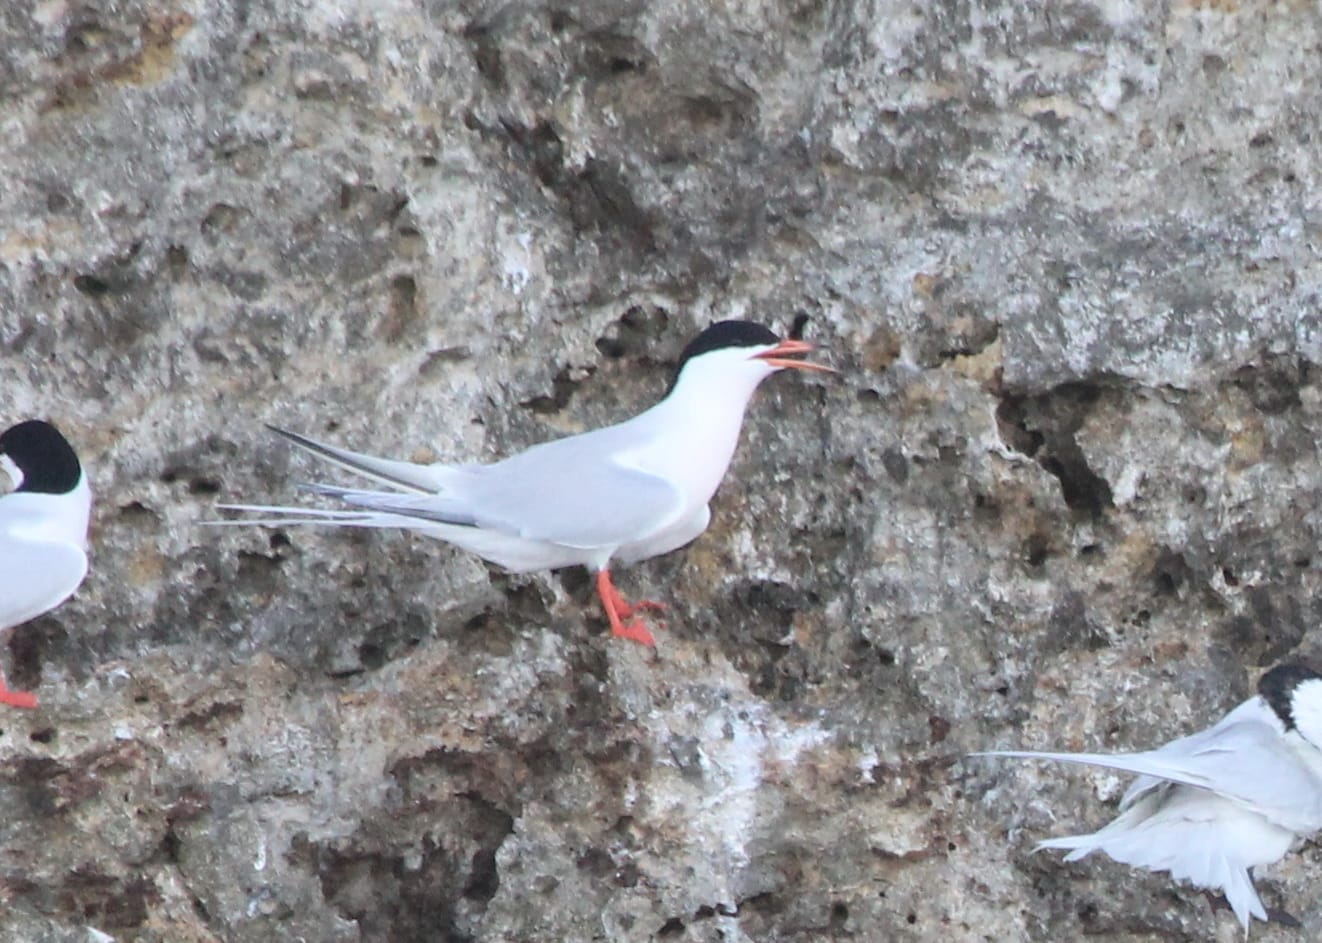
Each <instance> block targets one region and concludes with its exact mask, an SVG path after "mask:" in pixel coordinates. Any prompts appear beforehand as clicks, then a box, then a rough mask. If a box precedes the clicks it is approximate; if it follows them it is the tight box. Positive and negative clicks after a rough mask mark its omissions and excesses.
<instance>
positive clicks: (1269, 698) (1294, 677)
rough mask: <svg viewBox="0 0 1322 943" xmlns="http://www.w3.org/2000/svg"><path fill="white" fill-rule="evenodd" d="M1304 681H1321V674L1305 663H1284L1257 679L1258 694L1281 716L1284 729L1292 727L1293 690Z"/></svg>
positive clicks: (1293, 724) (1293, 722)
mask: <svg viewBox="0 0 1322 943" xmlns="http://www.w3.org/2000/svg"><path fill="white" fill-rule="evenodd" d="M1305 681H1322V675H1319V674H1318V673H1317V672H1316V671H1314V670H1313V669H1312V668H1309V667H1308V666H1307V665H1300V664H1296V663H1286V664H1284V665H1277V666H1276V667H1275V668H1273V669H1272V670H1271V671H1269V672H1267V673H1266V674H1265V675H1263V676H1262V677H1261V678H1259V679H1258V694H1260V695H1261V696H1262V699H1263V700H1264V701H1266V702H1267V704H1268V706H1270V707H1271V709H1272V710H1273V711H1275V712H1276V716H1277V717H1279V718H1281V723H1283V724H1285V729H1286V730H1293V729H1294V726H1295V716H1294V706H1293V701H1294V692H1295V688H1297V687H1299V685H1300V684H1302V683H1303V682H1305Z"/></svg>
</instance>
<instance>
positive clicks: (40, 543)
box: [0, 419, 92, 707]
mask: <svg viewBox="0 0 1322 943" xmlns="http://www.w3.org/2000/svg"><path fill="white" fill-rule="evenodd" d="M0 468H2V469H4V471H5V472H6V473H7V474H8V476H9V478H10V480H11V482H12V484H13V490H12V491H10V492H8V493H6V494H5V495H4V496H3V497H0V630H4V629H11V628H13V627H14V626H16V625H21V624H22V623H24V622H27V621H28V620H30V619H35V618H36V617H37V616H39V615H42V614H43V613H46V612H49V611H50V610H52V609H54V608H55V607H56V606H58V605H59V604H60V603H62V602H64V601H65V600H66V599H68V598H69V597H70V596H71V595H73V591H74V590H76V589H77V588H78V587H79V585H80V584H81V583H82V582H83V578H84V577H85V576H87V521H88V517H89V515H90V514H91V510H92V491H91V489H90V488H89V487H88V485H87V476H86V475H85V474H84V473H83V467H82V465H81V464H80V463H79V461H78V456H77V455H76V454H74V450H73V447H72V446H70V445H69V442H68V440H66V439H65V438H64V436H62V435H61V434H60V432H59V430H58V429H56V428H55V427H54V426H52V425H51V424H50V423H48V422H43V421H41V420H40V419H30V420H28V421H27V422H20V423H19V424H18V425H16V426H11V427H10V428H9V429H6V430H5V431H4V433H2V434H0ZM0 704H8V705H10V706H12V707H36V706H37V698H36V696H35V695H33V694H30V693H27V692H25V691H11V690H10V689H9V687H8V686H7V685H6V684H5V679H4V674H3V673H2V672H0Z"/></svg>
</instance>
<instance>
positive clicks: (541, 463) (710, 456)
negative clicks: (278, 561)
mask: <svg viewBox="0 0 1322 943" xmlns="http://www.w3.org/2000/svg"><path fill="white" fill-rule="evenodd" d="M812 349H813V347H812V345H811V344H809V343H807V342H806V341H803V340H800V339H798V338H786V339H782V338H780V337H777V336H776V334H774V333H773V332H772V331H770V330H769V329H767V328H765V327H763V326H762V325H760V324H753V323H750V322H748V321H721V322H718V323H716V324H713V325H712V326H711V327H709V328H707V329H706V330H704V331H703V332H702V333H700V334H698V335H697V336H696V337H695V338H693V340H692V341H690V342H689V344H688V346H686V347H685V348H684V351H683V353H682V354H681V355H680V359H679V366H678V367H677V369H676V373H675V377H674V380H673V382H672V383H671V386H670V389H669V391H668V392H667V393H666V395H665V397H664V398H663V399H662V400H661V401H660V402H659V403H657V404H656V405H655V406H653V407H652V408H650V409H648V410H647V411H646V412H643V413H641V414H639V415H637V416H635V417H634V418H632V419H629V420H627V421H625V422H622V423H619V424H617V425H613V426H607V427H606V428H603V429H595V430H593V431H590V432H584V433H581V434H579V435H573V436H568V437H566V438H563V439H556V440H554V441H552V442H545V443H542V444H540V445H534V446H533V447H532V448H530V449H527V450H526V451H524V452H520V453H519V454H517V455H513V456H511V457H509V458H507V459H504V460H502V461H499V462H495V463H493V464H489V465H480V464H467V465H446V464H442V463H436V464H433V465H420V464H415V463H413V462H404V461H397V460H393V459H386V458H376V457H374V456H371V455H364V454H362V453H358V452H350V451H347V450H345V449H341V448H337V447H335V446H331V445H326V444H324V443H321V442H316V441H313V440H312V439H309V438H306V437H305V436H301V435H297V434H295V433H292V432H285V431H283V430H281V429H276V428H275V427H271V429H272V431H274V432H276V433H277V434H279V435H281V436H284V437H285V438H286V439H288V440H289V441H290V442H292V443H294V444H295V445H297V446H299V447H300V448H303V449H305V450H307V451H308V452H311V453H312V454H313V455H315V456H317V457H318V458H322V459H325V460H327V461H329V462H331V463H333V464H335V465H339V466H340V467H341V468H345V469H347V470H349V471H351V472H355V473H357V474H359V475H362V476H364V477H366V478H370V479H373V480H375V481H378V482H380V483H382V484H385V485H387V486H388V487H389V488H391V489H392V490H389V491H376V490H364V489H355V488H343V487H338V486H334V485H324V484H311V485H304V486H302V487H303V488H304V489H305V490H307V491H310V492H312V493H313V494H318V495H322V496H324V497H330V498H336V499H339V500H341V501H343V502H345V503H346V504H350V505H354V506H355V507H357V508H362V509H363V510H324V509H318V508H306V507H284V506H270V505H242V504H240V505H222V507H223V508H225V509H227V510H233V511H250V512H255V513H258V514H265V515H268V516H267V517H265V518H262V519H248V520H233V521H222V522H218V523H224V524H258V525H264V526H284V525H288V524H330V525H335V526H340V527H403V528H407V529H409V530H414V531H417V532H419V533H422V534H425V535H426V536H428V537H434V538H437V539H439V540H445V541H448V542H450V543H452V544H455V545H457V546H459V547H462V548H463V549H465V550H468V551H469V552H471V553H475V554H477V555H478V556H480V557H482V558H483V559H484V560H489V561H491V562H492V563H495V564H497V565H499V566H502V567H504V568H505V569H507V570H510V571H512V572H515V573H524V572H528V571H530V570H553V569H558V568H560V567H566V566H585V567H589V568H590V569H591V570H593V571H595V572H596V588H597V594H598V596H599V597H600V599H601V605H602V608H603V609H604V610H605V612H606V618H607V619H608V620H609V621H610V627H611V633H612V634H613V635H617V636H620V637H622V638H627V639H632V640H634V641H636V642H640V643H642V644H643V645H649V646H650V645H655V644H656V642H655V640H654V639H653V637H652V633H651V632H650V631H649V630H648V628H647V626H645V625H644V624H643V622H642V620H641V619H638V618H635V616H636V614H637V613H639V612H640V611H644V610H656V609H663V608H664V606H663V605H662V604H660V603H656V602H652V601H642V602H638V603H635V604H633V605H630V604H629V603H628V602H627V601H626V600H625V598H624V597H623V596H622V595H621V594H620V592H619V590H617V589H616V588H615V584H614V583H613V582H612V581H611V573H610V566H611V564H612V563H613V562H615V561H619V562H621V563H634V562H636V561H639V560H646V559H648V558H649V557H655V556H659V555H660V554H663V553H669V552H670V551H671V550H675V549H678V548H679V547H682V546H684V545H685V544H687V543H688V542H689V541H691V540H693V539H694V538H696V537H697V536H698V535H699V534H701V533H702V532H703V531H704V530H706V529H707V523H708V522H709V521H710V520H711V510H710V508H709V507H708V502H709V501H710V500H711V497H712V495H713V494H714V493H715V491H716V488H717V486H719V485H720V483H721V479H722V478H723V477H724V476H725V471H726V469H727V468H728V467H729V465H730V459H731V457H732V456H733V455H734V449H735V445H736V444H737V442H738V440H739V430H740V427H741V425H742V424H743V417H744V409H745V408H746V407H747V405H748V401H749V399H750V398H751V397H752V395H753V391H754V390H755V389H757V386H758V384H759V383H761V382H762V381H763V380H765V379H766V378H767V377H769V376H771V375H772V374H773V373H776V372H777V371H779V370H782V369H797V370H820V371H825V372H828V373H833V372H834V371H833V370H831V368H830V367H825V366H822V365H820V364H815V363H810V362H807V361H804V360H795V359H792V358H794V357H795V356H796V355H799V354H805V353H807V352H809V351H811V350H812Z"/></svg>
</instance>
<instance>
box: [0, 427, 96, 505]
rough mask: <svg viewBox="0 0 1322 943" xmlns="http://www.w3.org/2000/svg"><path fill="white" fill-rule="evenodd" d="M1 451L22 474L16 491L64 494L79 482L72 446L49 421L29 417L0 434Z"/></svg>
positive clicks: (75, 457) (77, 467)
mask: <svg viewBox="0 0 1322 943" xmlns="http://www.w3.org/2000/svg"><path fill="white" fill-rule="evenodd" d="M0 454H3V455H8V456H9V458H10V460H11V461H13V463H14V464H15V465H17V466H18V469H19V471H21V472H22V473H23V483H22V484H21V485H19V486H18V490H19V491H27V492H32V493H36V494H67V493H68V492H70V491H72V490H73V489H74V488H75V487H77V485H78V479H79V478H81V477H82V474H83V468H82V466H81V465H80V464H79V463H78V456H77V455H76V454H74V450H73V446H71V445H70V444H69V441H68V440H67V439H66V438H65V437H64V436H62V435H60V430H58V429H56V428H55V427H54V426H52V425H51V424H50V423H48V422H43V421H42V420H40V419H29V420H27V421H26V422H20V423H19V424H18V425H16V426H10V427H9V428H8V429H6V430H5V431H4V433H3V434H0Z"/></svg>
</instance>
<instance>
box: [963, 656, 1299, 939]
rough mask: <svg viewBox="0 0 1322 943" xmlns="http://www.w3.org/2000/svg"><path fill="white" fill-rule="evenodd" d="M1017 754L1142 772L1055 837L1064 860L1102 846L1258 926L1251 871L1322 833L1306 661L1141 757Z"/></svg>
mask: <svg viewBox="0 0 1322 943" xmlns="http://www.w3.org/2000/svg"><path fill="white" fill-rule="evenodd" d="M974 755H975V756H1009V757H1020V758H1027V759H1042V760H1056V761H1059V762H1062V763H1082V764H1087V765H1091V766H1102V767H1106V768H1107V769H1116V770H1123V771H1124V772H1128V773H1136V774H1138V779H1136V780H1134V782H1133V783H1132V784H1130V786H1129V788H1128V789H1127V790H1126V791H1125V794H1124V796H1123V797H1122V798H1121V800H1120V815H1119V816H1117V817H1116V819H1115V820H1114V821H1112V822H1111V823H1110V824H1109V825H1106V826H1104V827H1103V828H1101V829H1099V830H1098V831H1096V832H1093V833H1092V834H1090V835H1070V836H1067V837H1064V838H1050V839H1047V840H1046V841H1043V842H1039V843H1038V846H1037V847H1038V849H1042V848H1066V849H1069V850H1070V853H1069V855H1067V856H1066V858H1065V860H1066V861H1077V860H1078V859H1080V858H1082V857H1084V856H1085V855H1087V854H1090V853H1091V852H1094V851H1104V852H1106V853H1107V854H1108V855H1110V856H1111V857H1112V858H1114V859H1115V860H1116V861H1119V862H1121V863H1123V864H1131V865H1135V866H1136V867H1141V868H1147V869H1148V870H1149V871H1168V872H1170V875H1171V876H1172V877H1174V878H1176V879H1183V880H1186V881H1189V882H1190V883H1191V884H1193V885H1194V886H1195V887H1200V888H1205V889H1208V890H1212V891H1220V892H1221V893H1223V894H1224V895H1225V897H1226V900H1227V901H1228V902H1229V903H1230V907H1231V909H1232V910H1233V911H1234V912H1235V916H1236V917H1237V918H1239V922H1240V924H1241V925H1242V926H1243V927H1244V932H1245V933H1247V932H1248V928H1249V922H1250V918H1251V917H1257V918H1258V919H1259V920H1266V919H1267V911H1266V910H1265V909H1264V908H1263V906H1262V901H1261V900H1259V899H1258V894H1257V892H1256V891H1255V890H1254V888H1253V880H1252V878H1251V876H1250V873H1249V871H1250V869H1251V868H1255V867H1258V866H1259V865H1267V864H1272V863H1273V862H1276V861H1279V860H1280V859H1281V858H1282V857H1283V856H1284V855H1285V853H1286V852H1287V851H1289V849H1290V846H1291V845H1292V844H1293V843H1294V841H1295V839H1296V838H1303V837H1306V836H1308V835H1311V834H1312V833H1313V832H1316V831H1317V830H1318V829H1319V828H1322V675H1318V674H1317V673H1316V672H1314V671H1313V670H1312V669H1310V668H1307V667H1304V666H1303V665H1298V664H1283V665H1278V666H1277V667H1275V668H1273V669H1272V670H1271V671H1268V672H1267V673H1266V674H1264V675H1263V676H1262V679H1261V680H1260V681H1259V682H1258V694H1257V696H1256V697H1252V698H1250V699H1249V700H1247V701H1245V702H1244V703H1243V704H1240V705H1239V706H1238V707H1236V708H1235V709H1234V710H1232V711H1231V712H1230V713H1229V714H1227V715H1226V716H1225V717H1223V718H1222V719H1221V720H1220V721H1219V722H1218V723H1217V724H1216V725H1215V726H1213V727H1209V728H1208V729H1207V730H1203V731H1200V732H1199V733H1195V734H1192V735H1191V736H1188V737H1181V738H1180V739H1178V740H1173V741H1171V742H1170V743H1168V744H1166V745H1165V746H1163V747H1160V748H1158V749H1156V750H1149V751H1147V752H1143V753H1120V754H1114V755H1108V754H1103V753H1031V752H1023V751H1010V750H996V751H991V752H987V753H978V754H974Z"/></svg>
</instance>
